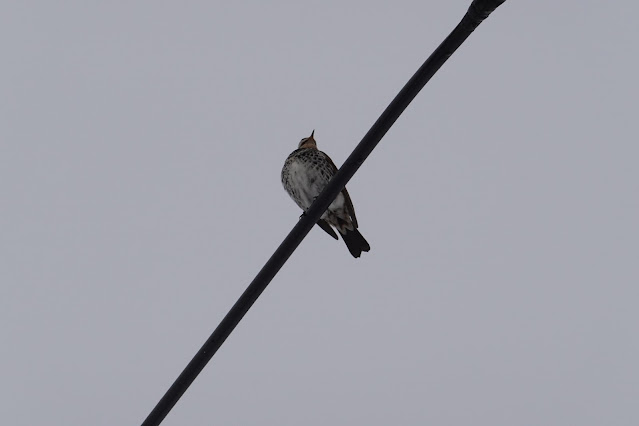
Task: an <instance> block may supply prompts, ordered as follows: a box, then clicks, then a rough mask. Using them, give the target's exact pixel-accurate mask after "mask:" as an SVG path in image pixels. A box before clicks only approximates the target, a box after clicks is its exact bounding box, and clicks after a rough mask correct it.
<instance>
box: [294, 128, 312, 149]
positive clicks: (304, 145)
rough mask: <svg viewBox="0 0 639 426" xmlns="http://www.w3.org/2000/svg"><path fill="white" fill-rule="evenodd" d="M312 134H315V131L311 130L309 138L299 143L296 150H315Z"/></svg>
mask: <svg viewBox="0 0 639 426" xmlns="http://www.w3.org/2000/svg"><path fill="white" fill-rule="evenodd" d="M314 134H315V130H313V132H312V133H311V135H310V136H309V137H307V138H304V139H302V140H301V141H300V144H299V145H298V146H297V148H310V149H317V142H315V139H314V138H313V135H314Z"/></svg>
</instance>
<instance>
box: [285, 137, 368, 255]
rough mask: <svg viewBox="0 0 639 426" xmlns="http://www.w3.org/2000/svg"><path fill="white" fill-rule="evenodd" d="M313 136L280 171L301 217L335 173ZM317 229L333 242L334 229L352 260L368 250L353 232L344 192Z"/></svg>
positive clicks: (352, 215) (354, 221)
mask: <svg viewBox="0 0 639 426" xmlns="http://www.w3.org/2000/svg"><path fill="white" fill-rule="evenodd" d="M314 135H315V130H313V132H312V133H311V136H309V137H307V138H303V139H302V140H301V141H300V143H299V144H298V146H297V149H296V150H295V151H293V152H292V153H291V154H290V155H289V156H288V157H287V158H286V161H285V162H284V167H283V168H282V176H281V178H282V185H283V186H284V189H285V190H286V192H287V193H288V195H290V197H291V198H292V199H293V201H295V203H296V204H297V205H298V206H299V207H300V208H301V209H302V210H303V211H304V213H302V216H303V215H304V214H306V212H307V211H308V209H309V207H311V204H313V201H315V199H316V198H317V196H318V195H319V194H320V192H322V190H323V189H324V187H326V185H327V184H328V182H329V181H330V180H331V178H332V177H333V176H334V175H335V173H337V167H335V163H333V160H331V158H330V157H329V156H328V155H326V154H325V153H323V152H322V151H320V150H319V149H317V142H316V141H315V138H314V137H313V136H314ZM317 225H318V226H319V227H320V228H322V229H323V230H324V231H325V232H326V233H327V234H328V235H330V236H331V237H333V238H335V239H336V240H337V239H338V237H337V234H336V233H335V231H334V230H333V228H331V226H334V227H335V228H336V229H337V231H338V232H339V234H340V235H341V236H342V240H344V242H345V243H346V247H347V248H348V251H349V252H350V253H351V254H352V255H353V257H355V258H358V257H360V255H361V254H362V252H367V251H369V250H370V249H371V247H370V245H369V244H368V242H367V241H366V239H364V237H363V236H362V234H360V232H359V231H358V229H357V228H358V226H357V217H355V209H354V208H353V202H352V201H351V197H350V195H348V191H347V190H346V188H344V189H342V191H341V192H340V193H339V194H337V197H335V200H334V201H333V202H332V203H331V204H330V205H329V206H328V209H327V210H326V211H325V212H324V214H322V216H321V218H320V219H319V220H318V221H317Z"/></svg>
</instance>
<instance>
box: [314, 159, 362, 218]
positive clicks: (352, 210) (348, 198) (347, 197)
mask: <svg viewBox="0 0 639 426" xmlns="http://www.w3.org/2000/svg"><path fill="white" fill-rule="evenodd" d="M322 154H324V153H322ZM324 157H326V161H328V163H329V164H330V165H331V168H332V169H333V174H335V173H337V167H336V166H335V163H333V160H331V157H329V156H328V155H326V154H324ZM342 194H343V195H344V200H345V201H346V207H347V208H348V213H349V214H350V216H351V220H352V221H353V226H354V227H355V228H357V227H358V226H357V217H356V216H355V208H354V207H353V202H352V201H351V196H350V195H348V191H347V190H346V187H344V189H342Z"/></svg>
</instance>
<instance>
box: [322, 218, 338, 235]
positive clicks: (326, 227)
mask: <svg viewBox="0 0 639 426" xmlns="http://www.w3.org/2000/svg"><path fill="white" fill-rule="evenodd" d="M317 226H319V227H320V228H322V229H323V230H324V231H326V233H327V234H328V235H330V236H331V237H333V238H335V239H336V240H337V239H338V238H337V234H336V233H335V231H334V230H333V228H331V225H329V224H328V222H326V221H325V220H324V219H320V220H318V221H317Z"/></svg>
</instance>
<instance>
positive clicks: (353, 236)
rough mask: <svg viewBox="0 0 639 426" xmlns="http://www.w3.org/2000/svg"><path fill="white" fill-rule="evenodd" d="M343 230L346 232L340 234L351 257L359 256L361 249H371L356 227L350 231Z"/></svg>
mask: <svg viewBox="0 0 639 426" xmlns="http://www.w3.org/2000/svg"><path fill="white" fill-rule="evenodd" d="M345 231H346V232H345V233H344V234H342V239H343V240H344V242H345V243H346V247H348V251H350V252H351V254H352V255H353V257H359V256H360V255H361V254H362V252H363V251H369V250H370V249H371V246H369V245H368V242H367V241H366V240H365V239H364V237H363V236H362V234H360V233H359V231H358V230H357V228H354V229H353V230H352V231H351V230H350V229H346V230H345ZM340 234H341V232H340Z"/></svg>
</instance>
